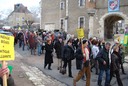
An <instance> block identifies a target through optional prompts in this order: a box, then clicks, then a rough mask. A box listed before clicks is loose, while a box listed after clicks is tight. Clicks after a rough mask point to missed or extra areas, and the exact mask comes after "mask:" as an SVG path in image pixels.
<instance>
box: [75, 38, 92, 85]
mask: <svg viewBox="0 0 128 86" xmlns="http://www.w3.org/2000/svg"><path fill="white" fill-rule="evenodd" d="M82 43H83V47H82V52H83V57H84V59H83V67H82V69H81V70H80V71H79V73H78V75H77V76H76V78H74V80H73V86H76V82H78V81H79V80H80V79H81V78H82V77H83V75H84V73H85V75H86V86H90V78H91V71H90V61H89V60H90V59H89V49H88V41H87V40H83V42H82Z"/></svg>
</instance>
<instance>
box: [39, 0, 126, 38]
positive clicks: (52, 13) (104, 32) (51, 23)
mask: <svg viewBox="0 0 128 86" xmlns="http://www.w3.org/2000/svg"><path fill="white" fill-rule="evenodd" d="M109 1H110V3H109ZM108 3H109V4H108ZM110 5H111V6H110ZM118 5H119V10H116V11H114V10H113V9H114V8H116V7H117V6H118ZM109 6H110V8H109V9H112V10H113V11H111V12H109V11H108V7H109ZM126 9H128V0H42V4H41V11H42V12H41V29H45V30H54V29H59V30H64V31H66V32H68V33H71V34H75V35H76V34H77V32H76V29H78V28H83V29H84V31H85V36H86V37H92V36H97V37H99V38H108V39H111V38H112V36H113V33H114V31H115V30H114V28H115V27H116V25H118V24H116V23H117V22H118V21H121V22H122V23H121V26H122V28H123V29H124V30H125V28H126V27H128V16H127V15H128V12H127V10H126ZM118 23H119V22H118Z"/></svg>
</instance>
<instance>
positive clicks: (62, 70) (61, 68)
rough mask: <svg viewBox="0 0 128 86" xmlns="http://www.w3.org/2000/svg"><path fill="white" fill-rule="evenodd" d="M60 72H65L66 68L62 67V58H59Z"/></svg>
mask: <svg viewBox="0 0 128 86" xmlns="http://www.w3.org/2000/svg"><path fill="white" fill-rule="evenodd" d="M60 73H61V74H63V75H64V74H66V68H63V67H62V60H61V65H60Z"/></svg>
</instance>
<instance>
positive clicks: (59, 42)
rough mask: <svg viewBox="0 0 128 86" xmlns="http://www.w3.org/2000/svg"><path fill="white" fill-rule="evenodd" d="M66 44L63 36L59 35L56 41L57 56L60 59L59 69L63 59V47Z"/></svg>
mask: <svg viewBox="0 0 128 86" xmlns="http://www.w3.org/2000/svg"><path fill="white" fill-rule="evenodd" d="M63 46H64V43H63V40H62V38H61V37H58V39H57V40H56V42H55V45H54V48H55V52H56V56H57V59H58V68H57V69H58V70H59V69H60V63H61V59H62V55H61V54H62V48H63Z"/></svg>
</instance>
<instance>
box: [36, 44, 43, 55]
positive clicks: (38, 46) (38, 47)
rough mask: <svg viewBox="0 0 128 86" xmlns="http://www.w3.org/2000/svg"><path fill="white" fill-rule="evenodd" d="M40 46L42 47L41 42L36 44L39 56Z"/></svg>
mask: <svg viewBox="0 0 128 86" xmlns="http://www.w3.org/2000/svg"><path fill="white" fill-rule="evenodd" d="M41 47H42V46H41V44H38V45H37V49H38V55H39V56H40V54H41Z"/></svg>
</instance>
